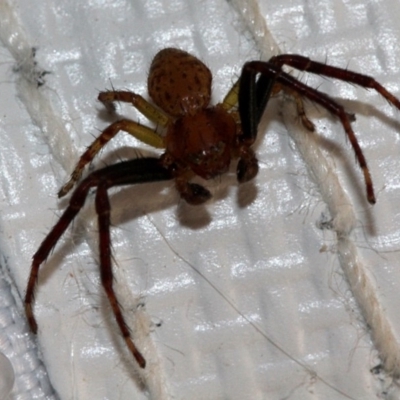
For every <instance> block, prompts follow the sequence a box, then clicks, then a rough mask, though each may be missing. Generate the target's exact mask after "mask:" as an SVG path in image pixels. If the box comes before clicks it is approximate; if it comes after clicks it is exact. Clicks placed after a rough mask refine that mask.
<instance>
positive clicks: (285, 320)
mask: <svg viewBox="0 0 400 400" xmlns="http://www.w3.org/2000/svg"><path fill="white" fill-rule="evenodd" d="M234 3H235V2H227V1H223V0H203V1H194V0H186V1H184V0H172V1H167V0H150V1H147V2H146V5H144V2H141V1H137V0H131V1H128V0H125V1H124V0H113V1H100V0H98V1H95V0H91V1H87V2H79V1H70V2H68V3H67V2H63V3H62V2H55V1H54V0H53V1H51V0H43V1H41V2H40V3H39V2H35V3H33V2H30V1H28V0H15V1H9V2H6V1H5V0H0V35H1V39H2V41H3V44H4V47H1V48H0V60H1V62H0V93H1V95H0V148H1V151H0V170H1V176H0V201H1V208H0V213H1V214H0V215H1V221H0V233H1V242H0V243H1V251H2V254H3V258H2V268H3V274H4V275H6V280H7V281H9V282H11V284H12V287H16V288H17V291H18V293H19V295H20V296H21V297H23V295H24V292H25V285H26V281H27V277H28V274H29V267H30V259H31V257H32V254H33V253H34V252H35V251H36V249H37V247H38V246H39V244H40V242H41V241H42V240H43V238H44V235H45V234H46V233H47V232H48V231H49V229H50V228H51V227H52V225H53V224H54V223H55V221H56V220H57V216H58V215H59V214H60V212H61V210H63V209H64V208H65V206H66V201H61V202H59V201H58V200H57V197H56V193H57V190H58V189H59V188H60V186H61V185H62V184H63V183H64V182H65V181H66V179H67V177H68V175H69V173H70V172H71V171H72V169H73V166H74V164H75V162H76V161H77V159H78V157H79V155H80V154H81V153H82V152H83V151H84V149H85V147H86V146H87V145H88V144H89V143H91V141H92V140H93V136H95V135H97V134H98V132H99V130H101V129H103V128H104V127H105V126H106V125H107V124H108V123H110V121H111V120H110V119H108V120H107V118H106V117H107V116H105V115H104V113H101V110H102V108H101V105H100V104H98V103H97V102H96V97H97V94H98V91H99V90H103V89H105V88H110V87H111V84H112V85H113V86H114V87H115V88H123V89H127V88H128V89H131V90H133V91H136V92H138V93H141V94H143V93H146V79H147V70H148V67H149V65H150V63H151V59H152V57H153V56H154V55H155V54H156V52H157V51H158V50H160V49H162V48H164V47H167V46H175V47H180V48H182V49H185V50H187V51H189V52H191V53H193V54H195V55H196V56H198V57H200V58H201V59H202V60H203V61H204V62H206V64H207V65H208V66H209V67H210V68H211V70H212V71H213V74H214V86H213V88H214V100H215V101H220V100H221V99H222V97H223V95H224V94H225V93H226V91H227V90H228V89H229V88H230V85H231V84H232V82H233V81H234V79H235V78H236V77H237V76H238V74H239V72H240V68H241V65H242V64H243V63H244V62H245V61H246V60H249V59H257V58H259V57H260V53H261V52H266V49H265V48H264V49H260V48H259V47H258V45H257V44H256V42H254V41H253V38H252V36H251V35H250V34H249V32H248V30H247V28H246V25H245V24H244V23H243V20H242V19H241V17H240V16H239V13H237V11H236V10H237V9H235V8H234V5H233V4H234ZM250 3H252V2H250ZM241 4H242V5H243V7H245V6H246V4H247V3H246V2H241ZM258 4H259V7H260V14H259V17H260V18H262V19H265V22H266V24H267V25H268V27H269V29H270V32H271V38H272V39H273V40H275V41H276V42H277V43H278V45H279V47H280V50H281V51H282V52H291V53H300V54H303V55H306V56H309V57H312V58H314V59H317V60H319V61H325V60H327V61H328V62H329V63H331V64H334V65H337V66H341V67H348V68H350V69H353V70H356V71H359V72H364V73H367V74H369V75H373V76H375V77H376V78H377V79H378V80H379V81H380V82H381V83H383V84H384V85H385V86H386V87H387V88H389V89H390V90H392V91H393V92H394V93H395V94H400V46H399V44H398V42H399V37H400V27H399V24H398V17H399V15H400V5H399V3H398V2H397V1H395V0H367V1H365V0H363V1H357V0H349V1H340V0H329V1H324V2H321V1H317V0H315V1H307V0H280V1H278V0H271V1H264V0H260V1H259V3H258ZM239 8H240V7H239ZM13 18H15V20H13ZM21 35H22V36H21ZM31 47H35V48H36V49H37V52H36V58H35V60H36V61H37V62H38V65H37V68H38V70H40V69H39V68H41V69H43V70H46V71H49V74H47V75H46V76H45V77H44V78H45V81H46V83H45V85H43V86H42V87H41V88H40V89H39V90H37V89H36V87H35V86H34V85H31V86H30V85H28V84H26V83H25V81H24V79H21V76H22V77H24V76H25V77H26V75H27V74H29V73H31V75H30V76H31V78H32V79H35V75H34V74H33V75H32V69H31V67H32V60H31V53H30V50H29V49H30V48H31ZM29 63H30V64H29ZM300 76H301V77H302V79H303V81H305V82H307V83H309V84H310V85H312V86H314V87H318V88H320V89H321V90H323V91H326V92H327V93H329V94H330V95H332V96H333V97H338V98H344V99H345V100H344V101H343V102H342V104H344V105H346V106H348V109H349V111H350V112H353V113H356V114H357V121H356V122H355V123H354V129H355V131H356V133H357V136H358V138H359V141H360V144H361V146H362V148H363V150H364V151H365V154H366V157H367V159H368V161H369V165H370V169H371V172H372V176H373V179H374V183H375V188H376V192H377V196H378V202H377V204H376V205H375V206H374V207H373V208H372V207H370V206H368V205H366V203H365V201H364V198H363V196H364V187H363V181H362V177H361V175H360V173H359V170H358V168H357V166H356V165H355V163H354V156H353V154H352V151H351V149H349V145H348V143H347V141H346V140H345V139H344V133H343V131H342V128H341V126H340V125H339V124H338V123H337V122H336V121H335V120H333V119H332V118H330V116H329V115H327V113H325V112H324V111H323V110H320V109H319V108H316V107H314V106H313V105H310V106H309V108H308V116H309V117H311V118H312V119H313V120H314V122H315V123H316V125H317V128H318V132H319V133H320V134H321V136H323V137H324V138H328V141H326V140H321V146H323V148H324V149H326V150H333V151H332V153H331V154H332V162H334V163H335V164H336V166H337V167H338V170H339V173H340V176H341V179H342V182H343V184H344V186H345V188H346V190H348V191H349V194H350V195H351V198H352V200H353V201H354V202H355V204H356V215H357V219H358V227H357V229H356V231H355V232H354V240H355V242H356V243H357V245H358V247H359V250H360V252H361V254H362V257H363V258H364V260H365V265H366V266H367V268H368V270H369V272H370V274H371V276H372V279H373V280H374V282H375V285H376V290H377V293H378V297H379V299H380V301H381V303H382V306H383V309H384V313H385V315H387V318H388V319H389V321H390V322H391V324H392V326H393V330H394V332H395V334H396V335H397V337H398V338H399V340H400V316H399V313H398V303H399V301H400V291H399V289H398V288H399V284H400V262H399V253H398V250H399V248H400V236H399V235H400V230H399V226H400V225H399V222H400V221H399V217H400V205H399V201H396V199H397V198H398V197H399V189H400V187H399V182H400V178H399V176H398V173H397V171H399V166H400V165H399V150H400V144H399V143H398V142H399V134H400V125H399V124H398V123H396V120H400V113H399V112H398V111H396V110H394V109H393V107H391V106H389V105H388V104H387V103H386V102H385V101H384V100H382V99H381V98H379V96H377V95H376V94H375V93H373V92H372V91H369V92H366V91H364V90H362V89H359V88H357V87H355V86H353V85H345V84H337V83H336V82H332V81H330V80H326V79H323V78H318V77H310V76H308V75H307V76H304V75H303V74H300ZM285 101H288V100H285ZM285 101H283V104H282V103H279V102H271V105H270V108H269V112H268V115H267V118H266V122H265V124H264V125H265V129H263V130H262V131H261V132H260V141H259V142H258V143H257V146H256V150H257V153H258V157H259V160H260V167H261V168H260V173H259V176H258V177H257V179H256V180H255V182H254V183H252V184H248V185H245V186H243V187H242V188H238V187H237V185H236V184H235V177H234V175H233V174H232V175H230V176H225V177H222V178H221V179H218V180H216V181H215V182H210V187H211V189H212V192H213V194H214V200H213V201H210V202H209V203H208V204H207V205H206V206H205V207H197V208H194V207H190V206H187V205H186V204H184V203H183V202H182V201H180V200H179V197H178V195H177V194H176V193H175V191H174V189H173V187H172V184H170V183H160V184H149V185H143V186H141V187H130V188H125V189H123V190H117V191H115V194H113V195H112V204H113V223H114V225H115V229H113V244H114V246H113V248H114V256H115V260H116V267H115V273H116V291H117V293H118V294H119V296H120V301H121V303H122V304H123V306H124V309H125V315H126V317H127V318H128V319H129V323H130V324H131V325H132V327H133V326H134V325H135V324H136V328H135V329H134V331H135V332H136V333H137V335H138V336H137V343H138V346H139V347H140V348H144V351H143V352H144V354H145V356H146V358H147V360H148V362H149V366H148V368H147V370H146V372H145V374H143V375H142V377H141V378H138V375H136V369H135V363H134V361H133V360H132V359H131V358H130V356H129V354H127V351H126V349H125V347H124V344H123V343H121V340H120V335H119V332H118V330H117V328H116V326H115V324H114V321H113V319H112V316H111V315H110V312H109V309H108V305H107V301H106V300H105V298H104V295H103V291H102V289H101V287H100V284H99V274H98V267H97V234H96V224H95V214H94V210H93V208H92V206H91V203H92V200H93V196H91V197H90V198H89V201H88V207H86V209H85V210H84V212H82V213H81V214H80V218H78V219H77V220H76V222H75V224H74V227H73V229H72V230H69V231H68V232H67V234H66V235H65V236H64V237H63V240H62V241H61V242H60V245H59V246H58V247H57V249H56V251H55V252H54V254H53V255H52V257H51V258H50V259H49V262H48V263H47V264H46V265H45V266H44V267H43V268H42V270H41V271H42V275H41V280H40V285H39V288H38V291H37V296H36V306H35V314H36V316H37V320H38V323H39V335H38V338H37V340H38V344H39V347H40V351H41V358H42V360H43V365H44V367H43V366H40V365H41V364H38V363H39V361H37V360H34V361H32V359H31V358H29V360H28V361H29V362H30V365H34V366H35V368H32V369H34V370H35V372H36V373H39V374H40V376H39V378H38V382H40V385H39V388H38V387H34V385H33V384H31V385H30V384H26V383H25V382H31V381H29V380H28V379H27V376H26V374H25V375H24V374H23V372H26V370H24V368H25V367H24V366H23V365H24V364H23V363H24V361H25V362H26V361H27V360H26V358H27V357H25V360H24V354H27V353H26V352H25V351H21V348H22V349H25V348H28V349H31V350H32V349H34V348H33V345H32V344H30V342H29V341H28V342H27V343H28V344H22V345H21V344H18V345H17V347H18V346H20V347H18V349H19V353H22V358H20V359H18V365H17V364H16V365H17V367H16V369H17V375H18V377H21V376H22V375H24V376H25V378H26V380H25V381H22V383H21V380H19V381H18V380H17V383H16V386H15V388H14V391H13V394H12V396H11V398H12V399H19V398H27V399H30V398H57V397H59V398H60V399H62V400H67V399H80V400H81V399H85V400H90V399H118V400H122V399H157V400H158V399H232V400H235V399H346V398H351V399H382V398H384V399H386V398H387V399H397V398H400V397H399V392H398V390H397V386H395V385H391V381H390V379H389V378H387V377H385V375H384V374H380V375H377V374H374V373H372V372H371V371H370V370H371V368H373V367H375V366H377V365H378V364H379V358H378V357H377V353H376V351H375V348H374V346H373V344H372V342H371V339H370V336H369V333H368V329H366V327H365V324H364V322H363V321H362V319H361V317H360V314H359V312H358V308H357V306H356V304H355V303H354V300H353V297H352V293H351V292H350V291H349V290H348V287H347V285H346V282H345V280H344V278H343V275H342V271H341V269H340V265H339V263H338V259H337V254H336V247H335V246H336V241H335V236H334V235H333V233H331V232H330V231H328V230H321V229H320V228H318V226H321V222H322V221H323V220H324V218H329V216H328V217H326V216H327V215H328V213H327V209H326V206H325V205H324V203H323V202H322V200H321V197H320V195H319V190H318V186H317V185H316V184H315V183H314V182H313V181H312V180H311V179H310V178H309V176H308V174H307V168H306V166H305V164H304V162H303V161H302V159H301V157H300V156H299V154H298V152H297V149H296V146H295V145H294V143H293V142H292V140H291V139H290V138H289V136H288V134H287V128H286V127H285V125H284V124H283V123H282V117H281V114H282V113H284V112H285ZM39 107H41V108H39ZM119 111H120V112H121V113H122V114H124V115H126V116H131V117H132V118H134V119H137V118H139V120H140V121H141V122H145V119H144V118H143V117H139V115H138V114H137V113H136V112H135V111H134V110H132V109H130V107H128V106H124V107H122V108H120V109H119ZM289 117H290V116H289ZM293 118H295V117H293ZM286 119H287V118H286ZM331 141H333V143H332V142H331ZM137 146H140V147H141V148H144V147H145V146H143V145H141V144H139V143H138V142H137V141H135V140H134V139H133V138H130V137H127V135H124V134H121V135H120V136H119V137H117V138H116V139H115V140H114V141H113V142H112V143H111V144H110V145H109V146H108V147H107V148H106V149H105V151H103V152H102V154H101V157H99V158H98V159H97V160H96V162H95V163H93V166H92V167H93V168H95V167H97V166H99V167H101V166H103V165H104V163H112V162H115V161H118V159H120V158H126V157H133V156H134V155H135V154H136V152H135V151H134V150H133V148H135V147H137ZM146 151H149V149H146ZM113 193H114V192H113ZM197 271H199V272H200V274H199V273H198V272H197ZM14 285H15V286H14ZM3 293H4V292H3ZM14 293H17V292H16V291H14ZM139 303H140V306H139V307H138V304H139ZM2 304H4V301H3V302H2ZM17 304H18V306H20V300H19V299H18V298H17ZM233 305H234V306H233ZM143 306H144V307H143ZM135 311H136V312H135ZM12 313H13V314H12V315H13V318H14V320H16V321H17V322H18V321H20V324H23V322H21V321H23V319H18V316H17V315H16V314H15V311H13V312H12ZM149 324H150V328H148V326H149ZM22 326H23V325H22ZM24 329H26V326H23V328H21V331H20V333H19V334H18V335H17V336H18V338H21V339H22V340H25V341H26V340H28V339H29V335H27V334H26V333H24V332H25V331H24ZM147 330H150V334H149V335H148V334H147ZM2 332H3V333H4V335H3V337H4V338H3V339H2V343H5V342H6V341H7V340H11V342H12V341H13V340H14V339H13V338H14V337H15V336H12V334H11V339H10V337H9V336H7V333H8V331H7V329H3V331H2ZM7 338H8V339H7ZM35 340H36V339H35ZM21 346H22V347H21ZM24 346H26V347H24ZM0 347H1V346H0ZM0 350H2V351H5V350H4V349H2V348H0ZM6 352H7V351H6ZM9 352H10V354H9V355H10V358H11V359H12V357H13V355H15V353H18V351H16V350H15V346H14V348H13V349H10V350H9ZM32 352H33V350H32V351H30V353H32ZM33 353H34V352H33ZM21 360H22V361H21ZM19 363H22V364H19ZM35 363H36V364H35ZM45 369H47V373H48V377H49V379H50V382H51V385H52V387H53V388H54V391H52V389H51V388H50V387H49V386H47V383H46V381H45V378H44V377H43V374H44V372H43V371H44V370H45ZM21 370H22V372H21ZM141 382H142V383H141ZM24 383H25V384H24ZM30 390H31V391H30ZM34 396H36V397H34ZM50 396H52V397H50Z"/></svg>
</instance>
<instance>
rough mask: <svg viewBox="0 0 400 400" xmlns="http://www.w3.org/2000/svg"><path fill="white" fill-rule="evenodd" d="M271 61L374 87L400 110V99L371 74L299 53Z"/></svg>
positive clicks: (277, 57) (274, 58) (370, 87)
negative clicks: (354, 70)
mask: <svg viewBox="0 0 400 400" xmlns="http://www.w3.org/2000/svg"><path fill="white" fill-rule="evenodd" d="M269 62H271V63H272V64H274V65H277V66H279V67H282V65H289V66H291V67H293V68H296V69H298V70H300V71H306V72H310V73H312V74H317V75H323V76H327V77H329V78H334V79H339V80H341V81H344V82H349V83H354V84H356V85H359V86H362V87H364V88H366V89H374V90H376V91H377V92H378V93H380V94H381V95H382V96H383V97H384V98H385V99H386V100H388V101H389V102H390V103H392V104H393V105H394V106H395V107H396V108H398V109H399V110H400V100H399V99H398V98H396V97H395V96H393V94H392V93H390V92H389V91H387V90H386V89H385V88H384V87H383V86H382V85H381V84H380V83H379V82H377V81H376V80H375V79H374V78H372V77H371V76H368V75H363V74H359V73H357V72H353V71H349V70H347V69H343V68H338V67H332V66H331V65H326V64H324V63H320V62H317V61H312V60H310V59H309V58H307V57H303V56H299V55H297V54H282V55H280V56H276V57H272V58H271V59H270V61H269Z"/></svg>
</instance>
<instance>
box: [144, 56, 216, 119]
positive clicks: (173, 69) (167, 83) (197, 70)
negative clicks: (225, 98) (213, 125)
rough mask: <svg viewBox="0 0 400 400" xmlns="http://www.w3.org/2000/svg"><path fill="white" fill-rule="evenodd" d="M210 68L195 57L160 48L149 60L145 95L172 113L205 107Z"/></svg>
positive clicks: (208, 99)
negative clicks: (147, 94)
mask: <svg viewBox="0 0 400 400" xmlns="http://www.w3.org/2000/svg"><path fill="white" fill-rule="evenodd" d="M211 80H212V75H211V72H210V70H209V69H208V68H207V67H206V66H205V65H204V64H203V63H202V62H201V61H200V60H199V59H197V58H196V57H194V56H192V55H191V54H189V53H187V52H186V51H183V50H179V49H172V48H167V49H164V50H161V51H160V52H159V53H157V55H156V56H155V57H154V59H153V62H152V63H151V67H150V72H149V78H148V80H147V86H148V89H149V95H150V97H151V98H152V99H153V101H154V103H155V104H157V106H158V107H160V108H161V109H162V110H164V111H165V112H166V113H168V114H169V115H172V116H173V117H179V116H181V115H185V114H190V115H193V114H194V113H196V112H197V110H199V109H202V108H206V107H207V106H208V105H209V103H210V98H211Z"/></svg>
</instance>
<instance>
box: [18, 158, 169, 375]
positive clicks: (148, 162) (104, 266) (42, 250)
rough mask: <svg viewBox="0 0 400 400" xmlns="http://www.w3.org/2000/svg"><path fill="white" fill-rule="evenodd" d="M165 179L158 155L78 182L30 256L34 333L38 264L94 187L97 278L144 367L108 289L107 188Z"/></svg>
mask: <svg viewBox="0 0 400 400" xmlns="http://www.w3.org/2000/svg"><path fill="white" fill-rule="evenodd" d="M169 179H172V173H171V172H170V171H169V170H168V169H166V168H164V167H163V166H162V165H161V164H160V161H159V159H158V158H140V159H136V160H130V161H125V162H121V163H119V164H115V165H111V166H109V167H106V168H103V169H101V170H98V171H95V172H93V173H92V174H90V175H89V176H88V177H87V178H86V179H85V180H83V181H82V182H81V184H80V185H79V186H78V187H77V188H76V190H75V192H74V193H73V195H72V197H71V200H70V203H69V206H68V207H67V209H66V210H65V211H64V213H63V214H62V216H61V217H60V219H59V221H58V222H57V223H56V225H55V226H54V227H53V229H52V230H51V231H50V233H49V234H48V235H47V237H46V238H45V239H44V241H43V242H42V244H41V245H40V247H39V249H38V251H37V252H36V253H35V255H34V256H33V261H32V268H31V273H30V276H29V280H28V286H27V289H26V295H25V312H26V316H27V319H28V322H29V325H30V327H31V329H32V331H33V332H35V333H36V332H37V323H36V320H35V317H34V314H33V309H32V307H33V300H34V292H35V287H36V283H37V278H38V274H39V268H40V265H41V264H42V263H43V262H44V261H45V260H46V259H47V257H48V255H49V254H50V252H51V251H52V249H53V248H54V246H55V245H56V244H57V242H58V241H59V239H60V237H61V236H62V234H63V233H64V232H65V230H66V229H67V228H68V226H69V224H70V223H71V222H72V221H73V220H74V218H75V217H76V215H77V214H78V212H79V210H80V209H81V208H82V207H83V205H84V203H85V200H86V197H87V194H88V192H89V189H90V188H92V187H97V194H96V211H97V213H98V223H99V232H100V239H99V240H100V242H99V248H100V272H101V280H102V283H103V286H104V289H105V291H106V294H107V297H108V299H109V301H110V304H111V307H112V310H113V313H114V315H115V318H116V320H117V323H118V325H119V327H120V329H121V332H122V334H123V336H124V339H125V342H126V344H127V345H128V347H129V349H130V351H131V352H132V354H133V356H134V357H135V359H136V360H137V362H138V364H139V365H140V367H142V368H144V367H145V365H146V362H145V360H144V358H143V356H142V355H141V354H140V353H139V351H138V350H137V349H136V347H135V345H134V343H133V342H132V339H131V337H130V333H129V329H128V327H127V325H126V323H125V321H124V318H123V316H122V312H121V308H120V306H119V304H118V301H117V299H116V296H115V293H114V291H113V288H112V280H113V279H112V269H111V248H110V232H109V226H110V204H109V201H108V195H107V189H108V188H110V187H112V186H121V185H131V184H135V183H146V182H156V181H163V180H169Z"/></svg>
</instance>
